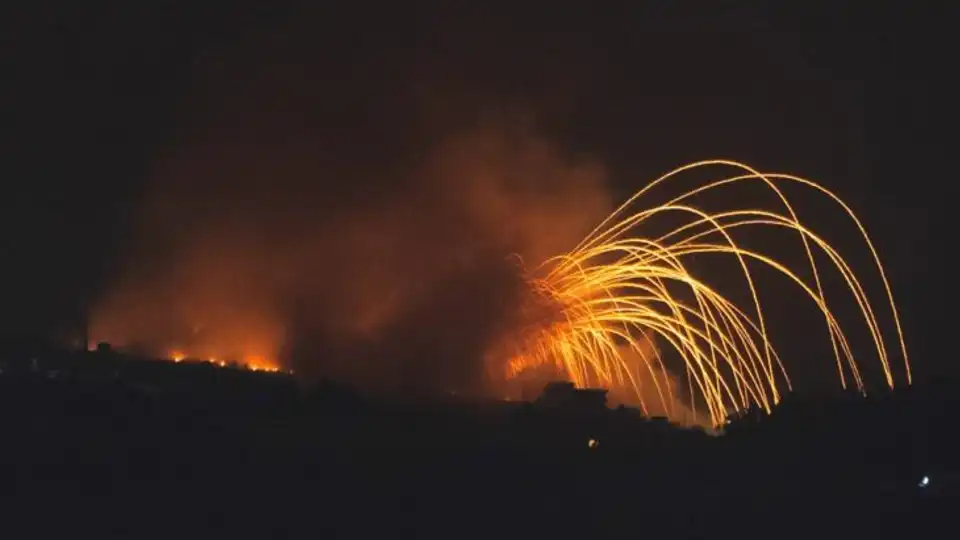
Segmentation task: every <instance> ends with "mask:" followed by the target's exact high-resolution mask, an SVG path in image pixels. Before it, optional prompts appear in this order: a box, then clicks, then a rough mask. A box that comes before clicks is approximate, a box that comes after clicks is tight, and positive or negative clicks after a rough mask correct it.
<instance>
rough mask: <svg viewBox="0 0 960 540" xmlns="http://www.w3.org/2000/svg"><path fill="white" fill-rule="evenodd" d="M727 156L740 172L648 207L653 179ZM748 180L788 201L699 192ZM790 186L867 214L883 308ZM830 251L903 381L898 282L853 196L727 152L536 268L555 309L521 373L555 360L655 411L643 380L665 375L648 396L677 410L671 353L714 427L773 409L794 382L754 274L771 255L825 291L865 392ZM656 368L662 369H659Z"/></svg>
mask: <svg viewBox="0 0 960 540" xmlns="http://www.w3.org/2000/svg"><path fill="white" fill-rule="evenodd" d="M718 168H720V169H727V170H729V169H731V168H733V169H735V170H736V171H737V173H736V174H735V175H733V176H725V177H721V178H720V179H718V180H715V181H712V182H708V183H705V184H701V185H700V186H699V187H697V188H695V189H692V190H690V191H686V192H684V193H682V194H680V195H679V196H676V197H675V198H673V199H672V200H669V201H668V202H666V203H665V204H661V205H659V206H653V207H649V208H646V209H639V210H638V209H637V208H642V207H640V206H639V204H638V203H639V202H640V200H641V199H642V198H643V197H644V196H645V195H647V194H648V193H649V192H650V191H651V190H652V189H653V188H655V187H657V186H659V185H661V184H664V183H668V181H670V180H676V179H677V178H678V177H680V176H682V175H683V173H689V172H690V171H692V170H694V169H697V170H703V169H718ZM734 184H751V185H753V186H756V187H758V188H761V189H767V190H769V191H770V192H772V194H773V195H774V196H775V199H776V200H778V201H779V203H778V206H779V207H778V208H777V209H775V210H768V209H734V210H729V211H721V212H706V211H703V210H701V209H698V208H697V207H695V206H693V205H692V204H691V200H692V199H693V198H694V197H698V196H701V195H703V194H705V193H707V192H712V191H714V190H721V189H724V188H729V187H731V186H732V185H734ZM787 184H795V185H799V186H801V187H802V188H805V189H809V190H813V191H815V192H817V193H818V194H819V195H820V196H824V197H827V198H829V199H832V201H834V203H836V205H837V206H838V207H839V209H842V210H843V211H844V212H845V213H846V214H847V216H849V218H850V219H851V221H852V222H853V224H855V226H856V228H857V230H858V231H859V233H860V236H861V238H862V240H863V241H864V242H865V243H866V247H867V248H868V249H869V252H870V254H871V256H872V259H873V265H874V268H875V270H876V272H877V273H878V275H879V278H880V281H881V282H882V285H883V288H884V291H885V296H884V297H883V300H884V302H883V304H884V305H882V306H881V307H882V313H878V312H877V310H875V306H874V304H873V303H871V300H870V299H869V298H868V297H867V294H866V292H865V290H864V287H863V285H862V284H861V282H860V278H858V276H857V275H856V274H854V272H853V270H852V269H851V267H850V265H849V264H848V263H847V262H846V261H845V260H844V259H843V258H842V257H841V256H840V254H839V253H838V252H837V250H836V249H834V248H833V247H832V246H831V245H829V244H828V243H827V242H826V241H824V240H823V239H822V238H821V237H820V236H818V235H817V234H816V233H814V232H813V231H811V230H810V229H809V228H808V227H807V226H806V225H804V224H803V223H802V222H801V221H800V220H799V219H798V217H797V213H796V212H795V211H794V207H793V205H792V204H791V202H790V200H789V199H788V198H787V196H786V195H785V193H784V191H783V189H782V187H783V186H785V185H787ZM665 215H672V216H673V219H677V218H680V219H682V221H681V222H680V224H679V225H676V226H673V227H672V228H671V229H669V230H667V231H666V232H665V233H664V234H659V235H654V236H650V237H645V236H643V235H641V233H640V229H641V228H642V227H644V226H646V225H649V224H650V222H651V221H652V220H653V219H654V218H658V217H662V216H665ZM745 227H747V228H772V229H778V230H781V231H785V232H786V233H788V234H791V235H793V236H794V237H795V238H798V239H799V242H798V243H797V247H798V248H800V247H801V246H802V249H803V250H804V253H803V255H804V256H805V259H806V265H807V267H808V268H809V272H807V271H802V272H799V271H798V270H795V269H791V268H790V267H788V266H786V265H785V264H783V263H781V262H779V261H778V260H776V259H775V258H773V257H771V256H769V255H767V254H764V253H761V252H758V251H754V250H751V249H748V248H746V247H744V246H742V245H741V244H739V243H738V242H737V241H736V240H735V236H736V233H738V232H740V231H739V230H740V229H743V228H745ZM700 254H723V255H725V256H727V257H729V258H731V260H732V261H733V262H735V263H736V265H737V267H738V273H739V274H740V275H741V276H742V278H743V282H744V285H745V287H746V290H747V291H749V298H750V300H748V301H747V302H741V305H737V304H735V303H734V302H733V301H731V300H730V299H728V298H727V297H725V296H724V295H723V294H721V293H720V292H718V291H717V290H716V289H715V288H714V287H712V286H711V285H709V284H708V283H707V282H706V281H704V279H702V278H701V277H699V276H698V275H695V273H694V272H693V271H692V270H691V269H690V268H689V266H690V264H689V260H690V257H691V256H694V255H700ZM818 260H819V261H820V263H821V264H822V263H823V262H829V266H832V267H833V268H835V269H836V270H837V271H838V272H839V274H840V275H841V276H842V279H843V282H844V283H845V284H846V287H847V288H848V289H849V291H850V292H851V293H852V296H853V298H854V299H855V301H856V305H857V306H858V308H859V314H860V316H861V317H862V322H863V323H864V324H865V325H866V328H867V330H868V331H869V335H870V338H871V341H872V345H873V346H872V349H874V350H873V352H874V354H875V356H876V358H877V359H878V360H879V362H880V365H881V367H882V369H883V374H884V377H885V379H886V384H887V385H888V386H890V387H893V386H894V383H895V379H896V378H900V377H902V378H903V380H904V381H905V382H906V383H907V384H910V381H911V375H910V363H909V360H908V357H907V351H906V345H905V343H904V339H903V332H902V330H901V327H900V320H899V317H898V314H897V308H896V305H895V303H894V299H893V293H892V291H891V289H890V285H889V283H888V281H887V277H886V275H885V273H884V270H883V266H882V265H881V263H880V259H879V257H878V255H877V252H876V250H875V248H874V245H873V243H872V242H871V240H870V238H869V236H868V235H867V233H866V231H865V229H864V227H863V225H862V224H861V222H860V220H859V219H857V217H856V216H855V215H854V213H853V211H852V210H851V209H850V207H849V206H847V205H846V204H845V203H844V202H843V201H842V200H840V199H839V198H838V197H837V196H836V195H834V194H833V193H832V192H830V191H829V190H827V189H826V188H824V187H822V186H820V185H818V184H816V183H814V182H811V181H809V180H806V179H803V178H800V177H797V176H792V175H788V174H766V173H760V172H758V171H756V170H754V169H752V168H750V167H748V166H747V165H744V164H742V163H737V162H733V161H726V160H711V161H701V162H697V163H692V164H689V165H685V166H683V167H680V168H678V169H675V170H673V171H671V172H669V173H667V174H666V175H664V176H662V177H660V178H658V179H656V180H655V181H653V182H652V183H650V184H649V185H647V186H646V187H645V188H643V189H642V190H640V191H639V192H638V193H636V194H635V195H634V196H632V197H631V198H630V199H628V200H627V201H626V202H625V203H623V204H622V205H621V206H620V207H619V208H618V209H617V210H615V211H614V212H613V213H612V214H611V215H610V216H609V217H607V218H606V219H605V220H604V221H603V222H602V223H600V224H599V225H598V226H597V227H596V228H595V229H594V230H593V231H592V232H591V233H590V234H589V235H587V237H586V238H585V239H584V240H583V241H582V242H581V243H580V244H579V245H578V246H576V247H575V248H574V249H573V250H572V251H571V252H569V253H567V254H564V255H560V256H557V257H554V258H552V259H549V260H547V261H545V262H544V263H543V264H542V265H540V266H539V267H537V268H535V269H532V271H530V272H529V279H528V280H529V284H530V286H531V289H532V290H533V291H534V293H535V294H534V296H535V297H536V298H537V303H539V304H542V305H549V306H554V309H553V310H551V311H552V312H553V314H554V316H552V317H547V318H543V317H541V318H540V320H539V322H538V323H537V324H535V325H533V326H532V327H528V328H527V329H526V330H524V331H522V332H520V333H519V335H518V336H517V337H518V338H519V341H518V342H516V343H515V345H514V347H515V348H513V350H512V351H511V356H512V358H511V360H510V361H509V362H508V367H507V370H508V373H507V375H508V376H511V377H512V376H515V375H517V374H518V373H520V372H522V371H524V370H527V369H531V368H534V367H537V366H540V365H544V364H553V365H556V366H557V367H559V368H560V369H561V370H563V371H564V372H565V373H566V374H567V375H568V376H569V377H570V379H571V380H572V381H573V382H574V383H575V384H576V385H577V386H580V387H588V386H603V387H608V388H614V387H619V388H624V389H626V390H628V391H630V393H631V394H635V395H636V397H637V399H638V401H639V404H640V406H641V408H643V409H644V410H645V411H646V410H647V409H648V405H650V404H649V403H645V402H644V398H643V395H645V393H644V392H641V384H652V385H654V386H656V393H655V394H652V393H647V394H646V395H648V396H650V395H656V396H658V398H659V400H660V401H661V402H662V408H663V410H667V411H669V413H670V415H671V416H674V417H675V416H676V413H677V411H676V410H675V408H674V407H673V403H675V399H674V398H675V396H673V395H672V394H673V391H672V390H671V388H670V385H668V384H665V383H664V382H663V379H662V377H659V376H658V374H659V373H665V369H666V368H665V366H664V355H670V356H671V357H678V358H679V359H681V360H682V362H683V364H684V366H685V371H686V376H687V381H688V383H689V386H690V390H691V392H690V393H691V395H692V396H693V397H692V399H691V402H692V403H693V406H694V411H696V404H697V403H700V404H701V405H700V407H701V409H702V407H703V406H705V407H706V410H707V414H708V416H709V420H710V422H711V423H712V424H713V425H720V424H722V423H723V422H724V421H725V420H726V418H727V416H728V415H729V414H731V413H735V412H737V411H740V410H743V409H746V408H748V407H750V406H752V405H755V406H759V407H760V408H762V409H763V410H765V411H767V412H769V411H770V410H771V408H772V407H773V406H774V405H775V404H776V403H777V402H778V401H779V400H780V397H781V391H782V390H781V389H782V388H784V387H785V388H786V389H788V390H789V389H790V388H791V383H790V377H789V375H788V373H787V369H786V368H785V367H784V363H783V362H782V361H781V357H780V355H778V353H777V351H776V349H775V348H774V346H773V345H772V344H771V342H770V339H768V332H767V325H766V323H765V320H764V313H763V309H762V304H761V300H760V294H759V293H758V289H757V284H756V283H755V280H754V277H753V275H752V274H751V268H752V267H754V268H755V267H756V265H757V264H760V265H766V266H768V267H770V268H773V269H775V270H776V271H778V272H779V273H780V274H782V275H783V276H785V277H786V278H787V279H788V280H789V281H792V282H793V283H794V284H796V285H797V286H798V287H799V288H800V290H802V291H803V292H804V293H805V294H806V296H807V297H809V298H810V299H811V300H812V304H813V305H814V306H815V307H816V309H819V311H820V313H821V314H822V317H823V320H824V322H825V324H826V328H827V330H828V332H827V334H828V335H829V340H830V343H831V344H832V348H833V353H834V357H835V361H836V370H837V373H838V376H839V379H840V383H841V385H843V387H844V388H847V387H848V386H850V385H853V386H854V387H855V388H857V389H858V390H860V391H861V392H863V391H864V381H863V378H862V377H861V373H860V370H859V369H858V367H857V361H856V359H855V356H854V353H853V350H852V347H851V344H850V342H849V341H848V338H847V335H846V333H845V331H844V328H843V327H841V325H840V322H839V321H838V320H837V317H835V316H834V313H833V311H831V308H830V304H829V303H828V300H827V297H826V294H825V293H824V287H823V285H822V281H821V276H820V268H818ZM800 274H805V275H807V276H808V277H807V278H806V279H804V278H802V277H801V275H800ZM541 313H542V312H541ZM879 315H883V316H885V317H889V318H890V320H892V323H893V324H892V330H893V332H892V333H893V334H895V335H894V336H893V343H892V344H891V343H888V341H889V340H890V339H889V338H890V336H885V335H884V334H883V333H882V332H881V327H880V324H879V323H878V316H879ZM888 346H891V347H893V348H895V351H894V354H896V355H898V356H900V357H901V358H902V362H903V371H902V375H897V377H895V375H894V372H893V368H892V367H891V361H890V350H889V349H888ZM671 351H672V352H671ZM645 372H646V373H645ZM648 374H649V375H650V377H646V375H648ZM641 380H643V381H644V382H643V383H641ZM650 381H652V382H650Z"/></svg>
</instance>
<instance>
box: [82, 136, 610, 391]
mask: <svg viewBox="0 0 960 540" xmlns="http://www.w3.org/2000/svg"><path fill="white" fill-rule="evenodd" d="M233 137H235V136H233ZM226 138H227V141H226V142H220V141H213V142H212V143H211V142H210V141H204V144H193V145H186V144H185V145H184V148H183V149H182V150H181V151H180V152H179V153H178V154H175V155H174V156H173V157H172V158H171V159H170V160H169V161H167V162H165V163H163V164H161V166H160V167H159V168H158V173H157V179H156V182H154V184H153V186H152V190H151V191H150V192H148V194H147V196H146V199H145V203H144V206H143V223H142V228H141V231H140V234H139V236H138V237H137V244H136V246H134V249H133V250H131V257H130V264H129V265H128V269H127V271H126V272H125V274H124V275H123V276H122V279H120V280H118V281H117V284H116V286H115V287H114V288H113V289H112V290H111V291H110V292H109V294H108V295H106V296H105V297H104V298H103V300H102V302H100V303H99V305H98V306H97V307H96V309H95V310H94V313H93V325H92V332H91V334H92V337H93V338H94V339H97V340H105V341H110V342H113V343H115V344H117V345H121V346H122V345H127V346H131V345H134V344H139V345H140V346H141V348H145V349H147V350H148V351H150V352H152V353H154V354H169V351H174V350H176V351H178V352H182V353H184V354H187V355H189V356H192V357H199V358H207V357H217V358H231V359H243V358H245V357H249V356H254V355H255V356H257V357H261V358H267V359H269V361H270V363H285V364H287V365H288V367H294V368H296V370H297V372H298V373H300V374H303V375H306V376H331V377H335V378H339V379H344V380H346V381H348V382H354V383H356V384H359V385H361V386H364V387H368V388H374V389H382V390H401V389H403V390H409V389H424V390H432V391H442V390H459V391H464V392H467V391H481V390H487V389H489V388H488V383H489V382H490V381H489V380H486V379H488V377H487V374H488V373H489V371H488V370H486V369H485V366H484V364H483V357H484V353H485V352H486V350H487V349H488V348H489V345H490V342H491V341H493V340H495V339H496V337H497V336H499V335H501V334H503V333H505V332H509V331H510V329H509V324H510V321H512V320H513V318H514V311H515V310H516V309H517V306H518V305H519V304H520V298H521V296H522V295H523V294H526V293H527V291H526V289H525V284H524V282H523V279H522V276H521V274H520V272H519V267H518V265H517V264H516V261H515V259H513V258H511V257H510V255H511V254H513V253H516V254H519V255H520V256H521V257H523V259H524V260H528V261H540V260H543V259H544V258H546V257H548V256H549V255H551V254H554V253H557V252H560V251H563V250H565V249H569V248H570V247H571V246H573V245H575V244H576V242H577V241H578V240H579V238H581V237H582V236H583V235H584V234H585V233H586V232H588V231H589V229H590V227H591V226H592V225H594V224H595V223H596V222H597V221H598V219H600V218H602V216H604V215H605V214H606V213H607V212H608V211H609V210H610V208H611V207H610V202H609V198H608V196H607V193H606V191H605V189H604V187H603V182H604V171H603V168H602V167H601V166H599V165H598V164H596V163H592V162H589V161H581V160H574V159H572V158H570V157H568V156H565V155H563V153H561V152H560V151H559V150H558V149H557V147H556V146H555V145H553V144H551V142H550V141H549V140H548V139H546V138H544V137H542V136H540V135H539V134H538V133H537V132H536V130H535V128H534V127H533V126H532V124H531V123H530V122H528V121H525V120H516V119H511V118H504V117H494V118H484V119H482V120H481V121H479V122H472V123H470V124H469V125H467V126H466V127H462V128H460V129H457V130H455V131H454V132H452V133H447V134H442V135H439V136H437V135H433V136H431V137H430V140H431V144H430V147H429V149H428V151H426V152H425V153H424V155H423V157H422V158H420V159H418V160H413V161H412V162H410V163H409V164H408V165H406V166H393V165H394V164H390V165H389V166H383V167H379V168H375V169H377V170H374V171H371V169H370V168H366V169H365V171H366V174H369V175H375V176H376V177H374V178H371V177H365V178H358V177H357V176H356V175H355V174H352V173H351V174H346V175H344V176H342V177H340V176H338V175H337V171H338V170H339V171H342V170H343V169H342V168H339V169H338V168H337V167H327V166H325V163H324V162H323V160H322V159H319V160H311V159H310V157H309V156H310V154H317V155H323V154H325V151H324V148H323V147H322V146H321V147H318V148H309V147H307V146H305V145H299V143H298V145H296V148H294V149H290V148H281V149H276V148H272V147H270V146H266V145H265V146H264V147H262V148H248V149H246V151H239V150H236V148H237V147H242V146H244V145H243V144H238V143H237V142H236V141H235V140H234V141H231V140H230V137H226ZM362 157H364V158H366V156H362ZM292 164H296V166H294V165H292ZM354 182H358V183H357V184H356V185H351V184H352V183H354Z"/></svg>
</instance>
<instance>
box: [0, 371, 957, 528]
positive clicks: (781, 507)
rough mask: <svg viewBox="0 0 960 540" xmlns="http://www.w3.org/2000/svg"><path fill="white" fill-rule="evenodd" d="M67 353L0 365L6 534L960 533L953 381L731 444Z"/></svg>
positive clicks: (566, 408) (783, 419)
mask: <svg viewBox="0 0 960 540" xmlns="http://www.w3.org/2000/svg"><path fill="white" fill-rule="evenodd" d="M63 362H66V363H61V364H59V365H38V364H37V362H33V363H32V364H30V365H27V366H23V365H15V364H11V363H7V364H5V365H4V371H3V373H2V374H0V425H2V429H3V444H2V446H0V463H2V467H3V469H2V470H3V480H2V494H0V497H2V507H0V508H2V514H0V528H2V530H3V531H4V533H5V534H4V538H27V537H43V538H53V537H61V536H63V535H70V536H75V535H83V536H84V537H90V538H94V537H97V538H103V537H119V538H144V537H158V538H174V537H181V538H182V537H187V538H193V537H204V538H221V537H222V538H276V537H286V536H292V535H294V534H296V535H298V536H306V535H310V536H312V537H316V538H321V537H325V536H330V535H331V534H334V533H335V535H336V536H337V537H344V536H349V537H358V538H361V537H362V538H377V537H381V536H386V535H389V536H393V537H403V538H424V537H437V538H458V537H461V536H471V537H472V536H484V537H491V536H496V537H499V538H521V537H522V538H545V537H548V536H560V537H564V538H567V537H571V538H572V537H581V538H597V537H617V538H623V537H628V536H630V537H643V536H648V537H649V536H653V535H657V536H661V535H668V536H669V537H670V538H700V537H705V536H707V535H711V536H712V535H720V537H722V538H727V537H729V538H744V537H749V538H761V537H763V538H781V537H791V538H793V537H796V538H800V537H802V538H809V537H810V536H811V535H825V537H827V538H833V537H838V536H837V535H840V534H843V535H845V536H847V535H855V537H856V538H867V537H871V536H876V535H881V536H882V537H892V536H891V535H897V536H900V535H916V534H921V532H920V531H921V530H923V529H925V528H932V530H935V531H937V530H939V531H944V532H945V531H949V530H951V529H952V528H953V527H950V526H948V525H943V524H945V523H950V520H946V521H943V520H945V519H946V518H948V517H950V514H946V513H945V512H946V511H948V510H949V509H950V508H952V506H953V505H952V504H951V503H950V502H949V501H951V500H952V499H953V497H952V494H953V493H954V492H955V491H956V487H955V486H953V485H952V483H953V482H955V480H953V477H952V472H951V467H953V466H955V465H953V464H952V463H950V460H951V458H952V457H953V456H954V455H956V454H955V452H954V450H952V449H954V448H956V447H955V445H954V443H953V442H952V436H951V435H950V434H949V433H941V432H940V431H938V430H937V429H935V427H936V425H935V424H934V422H936V421H937V420H935V419H936V418H937V415H941V417H943V416H942V415H944V414H945V413H944V411H946V410H948V409H949V407H950V403H952V402H951V401H950V400H948V399H945V398H943V399H941V398H938V397H936V396H939V395H948V393H947V392H945V391H942V390H940V391H938V390H937V389H924V390H921V389H919V388H912V389H909V390H908V391H905V392H903V393H899V394H891V395H884V396H876V397H873V398H870V399H863V398H843V399H838V400H835V401H825V402H818V403H806V402H803V401H799V400H792V401H791V400H788V401H787V402H785V403H784V404H783V405H782V406H781V407H780V408H778V409H777V410H776V411H775V413H774V415H773V416H771V417H769V418H763V419H758V418H754V417H752V416H750V415H748V416H746V417H744V418H741V419H738V420H736V421H735V422H733V423H732V424H730V425H729V426H728V427H727V434H726V435H724V436H720V437H715V436H709V435H707V434H704V433H702V432H699V431H690V430H680V429H677V428H674V427H672V426H669V425H665V424H663V423H660V422H656V421H649V420H645V419H642V418H638V417H637V416H636V415H635V414H633V413H632V412H631V411H629V410H610V409H605V408H602V407H599V408H598V407H594V408H590V407H580V406H577V405H576V403H575V402H576V400H575V399H574V400H572V401H570V402H569V403H564V404H561V405H554V406H547V404H545V402H538V403H533V404H521V403H514V404H465V403H456V402H452V401H451V402H441V401H434V402H428V401H423V400H419V401H417V402H416V403H407V404H401V403H391V404H383V403H372V402H364V401H361V400H359V399H358V398H356V397H354V396H353V395H352V394H351V393H349V392H347V391H345V390H343V389H339V388H336V387H333V386H323V387H320V388H316V389H313V390H311V391H305V390H304V389H302V388H300V387H298V386H297V384H296V383H295V382H294V381H293V379H292V378H290V377H288V376H285V375H277V374H262V373H250V372H243V371H241V370H230V369H219V368H215V367H213V366H207V365H174V364H172V363H161V362H153V363H149V364H148V363H141V364H138V363H136V362H133V361H129V362H128V363H125V364H122V365H120V367H117V365H114V364H111V363H109V362H106V361H104V360H102V359H96V358H94V357H92V356H91V355H82V358H81V357H77V358H72V359H70V360H64V361H63ZM71 362H72V363H71ZM77 362H84V363H83V364H77ZM41 364H43V362H41ZM77 366H81V367H77ZM938 392H939V393H938ZM930 410H935V411H939V412H938V413H937V414H936V415H933V414H928V413H927V412H925V411H930ZM591 441H592V442H591ZM924 477H927V481H928V483H927V484H926V485H925V486H921V485H918V484H920V483H921V481H922V479H923V478H924Z"/></svg>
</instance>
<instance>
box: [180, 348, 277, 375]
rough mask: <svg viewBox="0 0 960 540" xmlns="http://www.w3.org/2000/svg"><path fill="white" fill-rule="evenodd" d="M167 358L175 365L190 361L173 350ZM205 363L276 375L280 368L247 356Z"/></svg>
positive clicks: (214, 357) (257, 357)
mask: <svg viewBox="0 0 960 540" xmlns="http://www.w3.org/2000/svg"><path fill="white" fill-rule="evenodd" d="M167 357H168V358H169V359H170V360H171V361H173V362H176V363H180V362H183V361H184V360H188V359H191V358H192V357H191V356H189V355H188V354H186V353H185V352H184V351H181V350H179V349H174V350H172V351H170V353H169V354H168V355H167ZM206 362H207V363H209V364H212V365H214V366H217V367H222V368H225V367H238V368H241V369H248V370H250V371H264V372H268V373H278V372H280V371H281V370H280V367H279V366H278V365H277V363H276V362H272V361H270V360H267V359H266V358H264V357H263V356H258V355H247V356H244V357H243V359H242V360H240V361H236V362H227V361H225V360H222V359H220V358H218V357H216V356H210V357H208V358H207V359H206ZM287 373H290V374H293V371H287Z"/></svg>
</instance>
